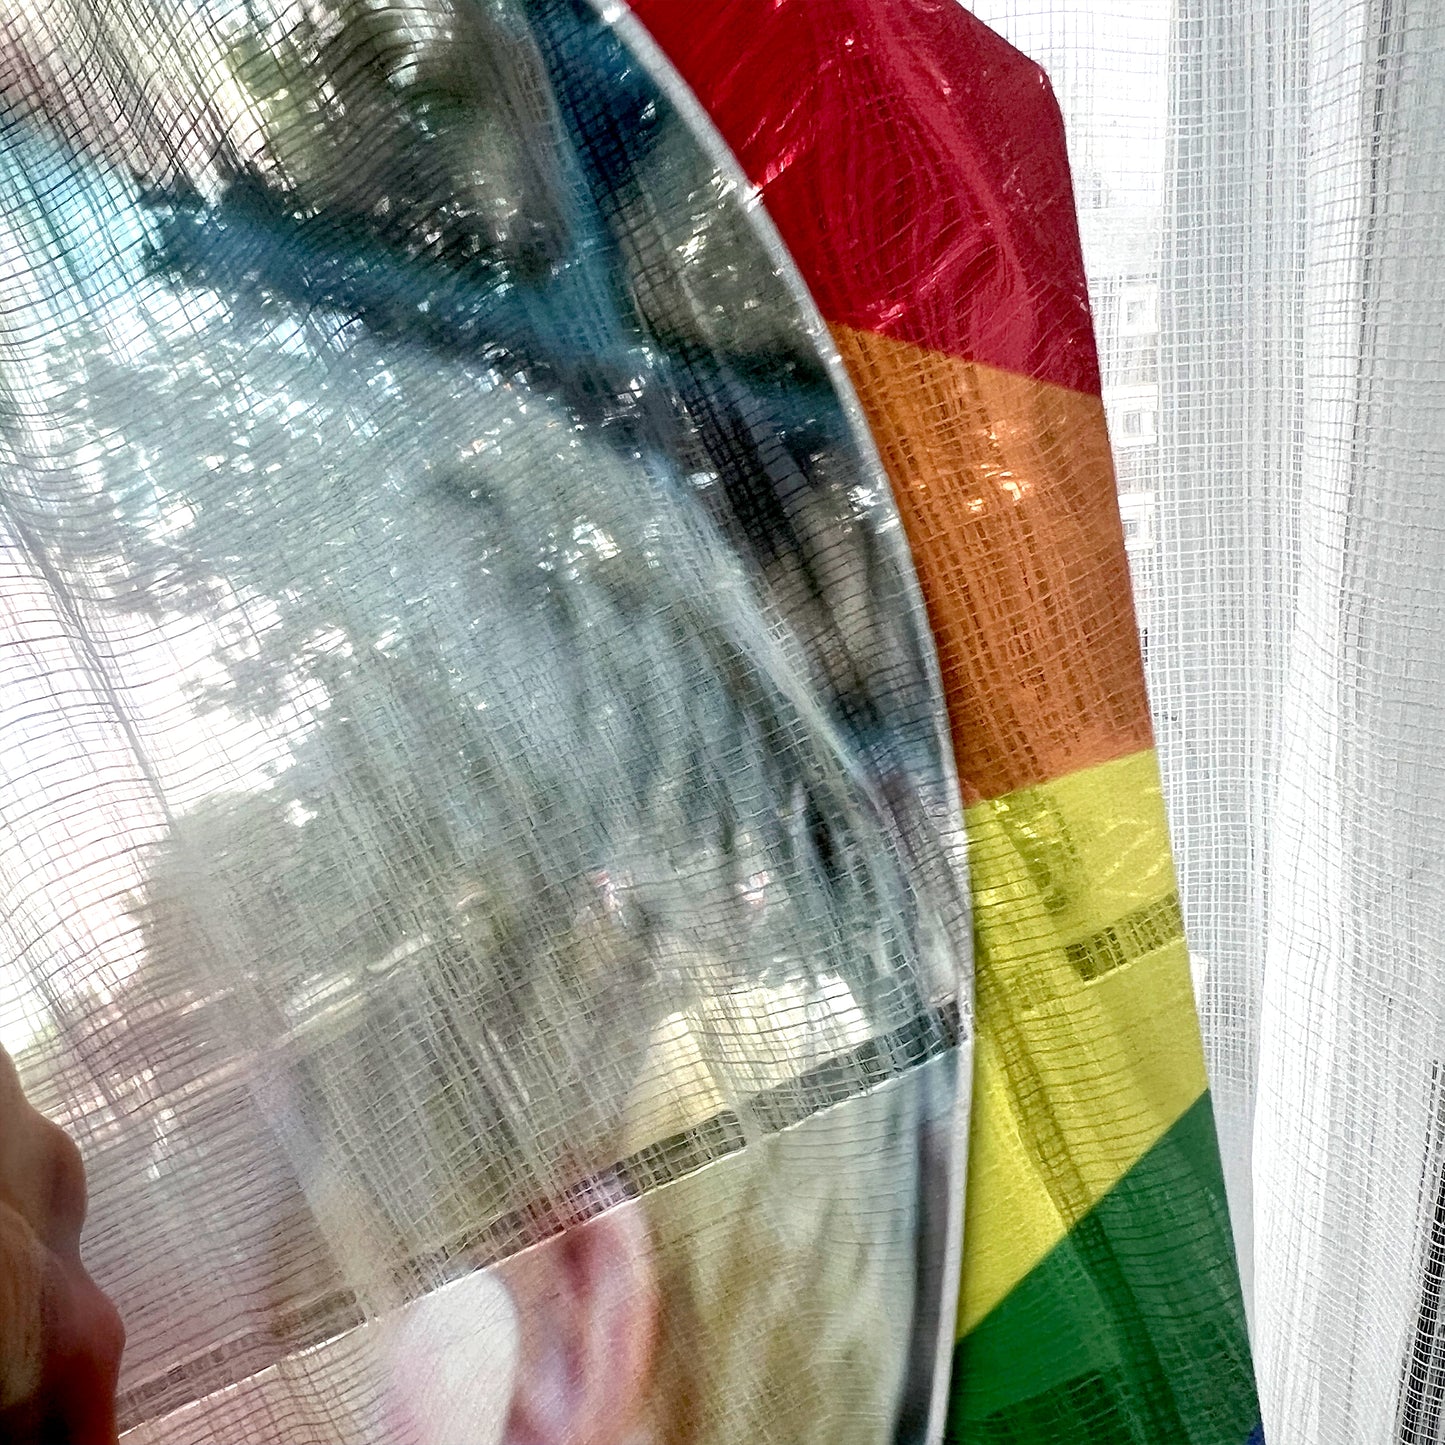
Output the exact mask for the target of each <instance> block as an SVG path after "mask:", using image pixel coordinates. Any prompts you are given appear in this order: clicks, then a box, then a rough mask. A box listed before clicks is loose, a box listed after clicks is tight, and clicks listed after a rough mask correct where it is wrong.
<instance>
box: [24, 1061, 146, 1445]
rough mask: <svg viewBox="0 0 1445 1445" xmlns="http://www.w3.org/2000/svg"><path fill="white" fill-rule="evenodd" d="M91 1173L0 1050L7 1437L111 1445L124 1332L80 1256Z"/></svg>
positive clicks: (50, 1444) (44, 1444)
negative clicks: (32, 1100) (30, 1098)
mask: <svg viewBox="0 0 1445 1445" xmlns="http://www.w3.org/2000/svg"><path fill="white" fill-rule="evenodd" d="M85 1211H86V1184H85V1168H84V1166H83V1165H82V1163H81V1159H80V1151H79V1150H78V1149H77V1148H76V1146H75V1144H74V1143H73V1142H72V1141H71V1139H70V1138H69V1137H68V1136H67V1135H66V1134H65V1133H64V1131H63V1130H61V1129H59V1128H58V1127H57V1126H56V1125H54V1124H52V1123H51V1122H50V1121H49V1120H48V1119H46V1118H44V1117H43V1116H42V1115H41V1114H40V1113H38V1112H37V1111H36V1110H35V1109H34V1108H33V1107H32V1106H31V1105H30V1103H29V1102H28V1101H27V1100H26V1098H25V1094H24V1091H23V1090H22V1088H21V1085H20V1079H19V1076H18V1074H17V1073H16V1071H15V1065H14V1064H13V1063H12V1061H11V1059H10V1057H9V1055H8V1054H6V1053H5V1052H4V1051H3V1050H0V1440H5V1441H8V1442H11V1445H32V1442H33V1445H108V1442H113V1441H114V1440H115V1439H116V1421H115V1387H116V1379H117V1376H118V1374H119V1371H120V1357H121V1351H122V1350H123V1349H124V1346H125V1331H124V1328H123V1327H122V1325H121V1322H120V1316H119V1315H118V1314H117V1312H116V1309H115V1306H114V1305H113V1304H112V1303H111V1302H110V1300H109V1299H108V1298H107V1297H106V1296H105V1294H103V1293H102V1292H101V1290H100V1288H99V1286H97V1285H96V1283H95V1281H94V1280H93V1279H91V1277H90V1275H89V1274H88V1273H86V1270H85V1266H84V1265H83V1264H82V1263H81V1258H80V1233H81V1229H82V1227H83V1225H84V1223H85Z"/></svg>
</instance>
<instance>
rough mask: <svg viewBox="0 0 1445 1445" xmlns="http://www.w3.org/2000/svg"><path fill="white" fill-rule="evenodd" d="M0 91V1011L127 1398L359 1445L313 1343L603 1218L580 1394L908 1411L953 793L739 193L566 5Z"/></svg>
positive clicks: (682, 1412)
mask: <svg viewBox="0 0 1445 1445" xmlns="http://www.w3.org/2000/svg"><path fill="white" fill-rule="evenodd" d="M0 95H3V110H0V122H3V128H0V257H3V260H0V295H3V304H0V449H3V450H0V638H3V648H0V732H3V738H0V743H3V753H0V816H3V821H4V825H5V834H4V841H3V845H0V869H3V876H4V881H5V899H6V902H5V909H4V916H3V925H0V927H3V939H4V944H3V946H4V949H5V953H6V965H5V973H4V975H3V977H4V980H5V990H6V991H5V995H4V1016H3V1025H4V1029H5V1040H6V1042H7V1044H8V1045H9V1046H10V1047H11V1049H12V1051H13V1052H14V1053H15V1054H16V1056H17V1060H18V1063H19V1066H20V1068H21V1072H22V1075H23V1077H24V1079H25V1081H26V1084H27V1087H28V1088H29V1090H30V1092H31V1094H32V1096H33V1097H34V1098H35V1099H36V1101H37V1103H39V1104H40V1106H41V1107H43V1108H45V1109H47V1111H48V1112H50V1113H51V1114H52V1116H53V1117H55V1118H57V1119H58V1120H59V1121H60V1122H62V1123H63V1124H64V1125H65V1126H66V1127H67V1128H68V1129H69V1130H70V1131H71V1132H72V1133H73V1134H74V1135H75V1136H76V1137H77V1139H78V1140H79V1142H80V1143H81V1145H82V1148H83V1151H84V1153H85V1156H86V1160H87V1166H88V1171H89V1174H90V1193H91V1221H90V1224H89V1226H88V1230H87V1249H86V1253H87V1260H88V1262H89V1264H90V1266H91V1268H92V1270H93V1272H94V1273H95V1274H96V1275H97V1277H98V1279H99V1280H100V1282H101V1284H102V1285H103V1286H104V1287H105V1288H106V1289H107V1290H108V1291H109V1292H111V1293H112V1294H113V1296H114V1297H115V1299H116V1301H117V1303H118V1305H119V1306H120V1309H121V1313H122V1315H123V1317H124V1318H125V1321H126V1324H127V1327H128V1331H129V1345H128V1350H127V1354H126V1360H125V1367H124V1370H123V1374H122V1380H121V1414H122V1423H123V1424H126V1425H133V1426H136V1427H137V1428H138V1433H137V1437H136V1438H137V1439H145V1440H148V1441H149V1440H156V1441H167V1440H179V1439H186V1440H205V1439H214V1440H217V1441H222V1440H224V1441H228V1442H230V1441H235V1440H238V1439H256V1440H275V1439H285V1440H332V1439H335V1440H338V1441H341V1440H345V1441H348V1442H349V1441H353V1440H358V1439H367V1438H379V1439H380V1438H386V1439H388V1440H390V1439H396V1438H397V1436H396V1435H395V1433H389V1432H391V1431H392V1430H393V1425H392V1424H389V1423H383V1422H384V1421H385V1420H387V1418H388V1417H387V1416H386V1414H385V1411H386V1399H387V1392H388V1390H389V1389H390V1388H391V1387H392V1383H394V1382H389V1381H388V1379H387V1377H386V1372H385V1364H386V1361H385V1359H384V1358H381V1357H378V1356H377V1354H376V1353H375V1351H372V1350H370V1349H369V1348H364V1347H363V1345H362V1344H357V1343H356V1342H357V1341H361V1342H363V1344H364V1341H365V1340H366V1339H369V1338H371V1337H370V1336H367V1335H366V1334H365V1333H364V1332H362V1333H358V1334H356V1335H347V1334H345V1333H344V1332H346V1331H348V1330H350V1329H351V1328H352V1327H353V1326H356V1325H357V1324H358V1323H360V1322H362V1321H368V1320H372V1319H374V1318H378V1317H385V1318H390V1317H392V1316H394V1315H396V1314H397V1313H398V1312H399V1313H401V1314H404V1313H405V1311H406V1310H407V1309H408V1308H409V1307H411V1305H412V1303H414V1302H415V1301H416V1300H418V1299H419V1298H421V1297H425V1296H428V1295H429V1294H430V1293H432V1292H435V1291H437V1290H438V1289H440V1287H442V1286H443V1285H445V1284H447V1283H448V1282H454V1281H456V1280H457V1279H458V1278H459V1277H461V1276H463V1275H465V1274H466V1272H467V1271H468V1270H470V1269H474V1268H475V1267H477V1266H480V1265H488V1264H490V1263H492V1262H494V1261H497V1260H499V1259H504V1258H508V1257H511V1256H513V1255H515V1253H516V1252H517V1251H518V1250H521V1249H523V1248H524V1247H525V1246H527V1245H529V1244H532V1243H535V1242H537V1241H539V1240H543V1239H545V1238H547V1237H549V1236H550V1235H552V1234H555V1233H556V1231H557V1230H559V1229H563V1228H566V1227H567V1226H568V1225H569V1224H575V1223H576V1222H577V1221H579V1220H582V1219H584V1218H586V1217H588V1216H590V1215H593V1214H595V1213H597V1212H598V1211H599V1210H602V1209H605V1208H607V1207H611V1206H617V1207H622V1208H627V1207H630V1206H628V1205H627V1204H626V1203H625V1201H627V1200H628V1199H632V1198H638V1199H640V1207H641V1208H642V1209H643V1210H644V1212H645V1217H646V1219H647V1223H648V1229H649V1231H650V1233H651V1237H652V1240H653V1245H652V1248H653V1253H654V1256H655V1258H656V1261H657V1268H658V1273H659V1281H660V1282H659V1286H658V1288H659V1299H660V1325H659V1335H658V1344H657V1360H656V1370H655V1389H654V1398H653V1399H652V1400H651V1401H650V1402H645V1403H644V1407H643V1416H642V1417H640V1419H639V1422H638V1428H640V1429H643V1430H644V1432H645V1431H646V1430H649V1429H650V1430H651V1431H653V1432H654V1434H655V1435H656V1438H658V1439H666V1440H669V1441H684V1440H686V1441H698V1442H704V1441H706V1442H721V1441H733V1440H737V1441H743V1440H748V1441H755V1440H765V1439H776V1440H779V1441H789V1442H797V1441H806V1440H812V1439H818V1440H824V1439H826V1440H829V1441H832V1442H837V1441H854V1440H856V1441H860V1442H862V1441H883V1440H891V1439H895V1438H896V1439H899V1440H904V1439H912V1438H915V1436H917V1435H918V1434H919V1432H921V1431H923V1430H924V1429H925V1428H926V1427H927V1422H928V1417H929V1411H930V1406H931V1401H932V1399H933V1396H934V1394H935V1382H934V1380H933V1378H932V1375H933V1366H934V1364H935V1362H936V1361H937V1360H938V1358H939V1349H938V1342H939V1339H940V1338H941V1337H942V1335H943V1334H946V1332H947V1331H948V1329H949V1326H950V1325H951V1319H950V1318H949V1317H948V1316H949V1313H950V1311H949V1308H948V1306H949V1305H950V1304H951V1301H950V1300H948V1299H947V1297H946V1291H945V1289H944V1286H943V1283H942V1280H943V1275H944V1272H945V1268H946V1259H947V1256H948V1255H949V1253H950V1251H949V1249H948V1247H947V1244H946V1238H947V1235H948V1232H949V1231H951V1230H952V1229H954V1228H956V1218H957V1206H956V1204H954V1205H953V1207H947V1201H949V1200H950V1199H951V1197H952V1196H951V1195H950V1194H949V1189H950V1181H951V1180H952V1179H953V1178H954V1177H955V1176H956V1174H957V1169H956V1168H955V1161H954V1151H955V1147H956V1145H957V1143H958V1141H959V1137H960V1136H959V1131H958V1123H959V1119H960V1113H959V1098H960V1095H961V1094H962V1092H963V1091H964V1090H965V1089H966V1085H967V1080H968V1077H969V1064H968V1052H967V1041H968V1035H969V1018H968V1009H967V997H968V995H967V989H966V986H965V985H966V981H967V976H968V931H969V930H968V911H967V898H966V884H965V881H964V878H963V869H962V843H961V828H960V816H961V810H960V800H959V796H958V793H957V787H956V783H955V781H954V777H953V767H952V758H951V754H950V752H949V748H948V742H947V722H946V717H945V714H944V710H943V704H942V698H941V694H940V691H939V685H938V682H937V678H936V672H935V664H934V662H933V650H932V642H931V639H930V638H929V635H928V632H927V627H926V623H925V621H924V618H923V612H922V608H921V605H920V603H919V601H918V598H917V592H916V584H915V582H914V580H913V573H912V568H911V563H910V561H909V558H908V555H907V552H906V550H905V548H904V545H903V541H902V536H901V532H900V529H899V526H898V520H897V516H896V514H895V512H894V509H893V504H892V500H891V494H890V492H889V489H888V484H887V481H886V479H885V477H884V476H883V474H882V473H881V471H880V470H879V468H878V466H877V463H876V460H875V459H874V457H873V454H872V452H871V450H870V449H869V444H868V443H866V442H865V441H863V440H860V438H861V437H863V435H864V434H863V433H862V432H861V430H860V429H859V428H858V426H857V424H856V422H855V420H854V415H855V413H854V409H853V403H851V401H847V400H845V399H844V398H842V397H841V396H840V394H839V392H838V391H837V389H836V387H835V381H834V378H835V377H836V376H837V375H838V374H839V369H838V364H837V359H836V356H834V354H833V353H832V352H831V351H830V350H829V349H828V344H827V343H826V339H825V338H824V337H823V335H822V333H821V331H820V329H819V328H817V326H816V324H815V322H814V321H813V319H812V313H811V310H810V308H809V306H808V303H807V301H806V299H805V293H803V292H802V291H801V288H799V287H798V285H797V283H796V281H795V280H794V279H793V277H792V274H791V272H789V271H787V270H786V268H785V265H784V263H783V261H782V260H781V259H780V258H781V252H780V251H779V250H778V249H777V247H776V246H775V244H773V243H772V242H771V241H770V240H769V239H768V233H766V232H764V231H763V230H762V229H761V228H760V224H759V222H758V221H757V219H756V218H755V217H753V216H752V215H750V213H749V212H747V211H745V209H744V208H743V189H742V185H741V178H740V176H739V175H737V174H736V173H735V172H734V171H733V170H732V169H731V167H730V163H729V162H728V161H727V159H726V157H725V154H724V153H722V152H721V151H720V150H718V149H717V148H716V147H715V145H714V144H713V142H712V141H711V140H710V139H708V138H707V137H706V136H705V135H701V133H700V132H699V131H698V130H696V129H695V124H696V116H695V114H694V113H693V112H692V111H690V110H687V109H686V105H684V110H683V111H681V112H680V111H679V110H678V108H677V107H676V106H675V105H674V104H673V102H672V101H671V100H670V99H669V92H668V90H666V89H665V88H664V87H662V86H661V85H660V84H659V82H658V81H657V80H656V79H654V78H653V75H652V72H651V71H650V70H649V69H648V68H647V66H644V65H643V64H641V63H639V61H638V60H637V59H636V58H635V57H634V56H633V55H631V54H630V53H629V52H628V50H627V49H626V47H625V45H624V43H623V41H621V40H619V39H618V38H617V36H616V35H615V34H614V33H613V32H612V31H611V30H609V29H608V28H607V27H606V26H605V25H604V24H602V23H601V22H600V21H599V20H598V19H597V17H596V16H595V15H594V13H593V12H592V10H591V9H590V8H588V7H586V6H581V5H576V6H574V5H572V4H570V3H564V0H529V3H527V4H522V3H520V0H519V3H517V4H514V5H487V6H484V5H482V4H480V3H476V4H472V3H466V0H456V3H446V4H444V3H441V0H436V3H428V4H410V5H406V6H402V5H399V4H383V3H377V4H362V3H359V0H358V3H347V0H337V3H326V4H318V5H300V4H297V5H285V4H271V5H257V4H246V5H242V4H239V3H238V4H234V5H232V4H227V3H218V4H210V5H204V6H202V5H197V6H188V5H167V6H164V7H160V6H149V5H140V4H137V5H122V6H114V5H106V6H98V5H90V4H86V3H63V4H62V3H47V4H43V5H30V4H17V5H12V6H10V7H9V8H8V9H7V10H6V11H5V12H4V16H3V23H0ZM700 135H701V138H700ZM960 1000H962V1002H961V1001H960ZM960 1059H961V1062H960ZM619 1201H624V1202H622V1203H619ZM940 1201H944V1207H940ZM338 1336H340V1337H341V1340H342V1343H340V1344H337V1343H336V1341H337V1337H338ZM328 1340H329V1341H331V1342H332V1344H331V1345H330V1346H329V1347H326V1348H321V1349H320V1350H319V1352H318V1349H317V1348H314V1347H317V1346H318V1345H319V1342H324V1341H328ZM346 1341H351V1342H352V1343H349V1344H348V1343H346ZM629 1438H632V1437H629ZM638 1438H643V1437H641V1436H639V1437H638ZM646 1438H652V1437H651V1436H646Z"/></svg>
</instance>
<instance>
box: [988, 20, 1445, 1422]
mask: <svg viewBox="0 0 1445 1445" xmlns="http://www.w3.org/2000/svg"><path fill="white" fill-rule="evenodd" d="M974 8H975V9H976V10H977V11H978V13H979V14H980V15H981V16H982V17H983V18H984V19H986V20H988V21H989V22H990V23H991V24H994V25H995V26H996V27H997V28H999V29H1000V30H1002V31H1003V33H1005V34H1006V35H1008V36H1009V37H1010V38H1011V39H1013V40H1014V41H1015V43H1016V44H1019V45H1020V46H1021V47H1022V48H1024V49H1025V50H1027V51H1029V52H1030V53H1032V54H1033V55H1035V56H1036V57H1037V58H1038V59H1040V60H1041V61H1042V62H1043V63H1044V64H1045V65H1046V66H1047V67H1048V68H1049V70H1050V72H1051V74H1052V76H1053V78H1054V83H1055V88H1056V90H1057V91H1058V93H1059V98H1060V101H1061V103H1062V105H1063V108H1064V112H1065V117H1066V119H1067V120H1068V121H1069V123H1070V128H1071V132H1072V136H1071V145H1072V147H1073V152H1074V163H1075V170H1076V176H1077V179H1078V189H1079V201H1080V207H1081V221H1082V226H1083V231H1084V237H1085V248H1086V256H1087V259H1088V261H1089V264H1090V267H1091V271H1092V283H1091V284H1092V288H1093V291H1094V300H1095V307H1096V320H1097V324H1098V327H1099V332H1100V340H1101V345H1102V348H1103V353H1104V356H1103V360H1104V374H1105V381H1106V384H1107V386H1106V397H1107V398H1109V399H1110V401H1111V407H1110V411H1111V422H1112V424H1113V428H1114V434H1115V445H1116V450H1117V455H1118V458H1119V462H1120V492H1121V498H1122V500H1123V510H1124V513H1125V518H1126V526H1127V527H1128V530H1129V533H1130V541H1131V551H1132V554H1133V560H1134V564H1135V581H1136V587H1137V590H1138V600H1139V608H1140V621H1141V626H1142V627H1143V628H1144V629H1145V630H1146V634H1147V647H1148V663H1149V670H1150V679H1151V685H1152V688H1153V699H1154V710H1155V722H1156V728H1157V733H1158V740H1159V745H1160V749H1161V755H1162V761H1163V765H1164V770H1165V778H1166V786H1167V789H1168V793H1169V797H1170V806H1171V810H1172V819H1173V826H1174V831H1175V842H1176V848H1177V851H1178V858H1179V865H1180V871H1181V875H1182V881H1183V885H1184V899H1185V908H1186V914H1187V917H1188V922H1189V929H1190V935H1191V940H1192V945H1193V948H1194V951H1195V954H1196V980H1197V983H1198V986H1199V998H1200V1007H1201V1013H1202V1015H1203V1022H1204V1028H1205V1034H1206V1042H1207V1046H1208V1050H1209V1057H1210V1066H1211V1071H1212V1077H1213V1083H1214V1090H1215V1098H1216V1107H1217V1110H1218V1116H1219V1123H1220V1132H1221V1142H1222V1147H1223V1149H1224V1152H1225V1159H1226V1168H1227V1172H1228V1176H1229V1181H1230V1187H1231V1191H1232V1196H1233V1204H1234V1212H1235V1228H1236V1234H1237V1236H1238V1239H1239V1244H1240V1251H1241V1265H1242V1268H1243V1271H1244V1275H1245V1281H1246V1290H1247V1293H1248V1295H1249V1297H1250V1301H1251V1308H1252V1313H1253V1322H1254V1336H1255V1353H1256V1360H1257V1365H1258V1370H1259V1376H1260V1388H1261V1394H1262V1397H1263V1401H1264V1405H1265V1418H1266V1425H1267V1430H1268V1433H1269V1438H1270V1439H1271V1440H1272V1441H1274V1442H1278V1445H1296V1442H1298V1445H1377V1442H1386V1441H1399V1442H1401V1445H1422V1442H1427V1441H1429V1442H1434V1441H1437V1440H1439V1439H1440V1438H1441V1428H1442V1425H1441V1420H1440V1415H1441V1398H1442V1380H1445V1368H1442V1354H1445V1348H1442V1340H1445V1325H1442V1323H1441V1321H1440V1319H1439V1309H1440V1302H1441V1287H1440V1276H1441V1267H1442V1261H1445V1199H1442V1181H1441V1160H1442V1153H1445V1137H1442V1136H1445V1104H1442V1092H1445V1091H1442V1087H1441V1082H1440V1076H1441V1061H1442V1059H1445V751H1442V747H1441V741H1442V737H1445V731H1442V708H1445V6H1442V5H1441V4H1440V3H1439V0H1265V3H1249V4H1243V3H1240V0H983V3H979V4H978V5H976V6H975V7H974ZM1156 296H1157V332H1155V331H1153V330H1152V328H1153V327H1154V325H1155V320H1154V317H1153V316H1151V314H1150V305H1151V303H1152V302H1153V300H1154V298H1155V297H1156Z"/></svg>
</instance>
